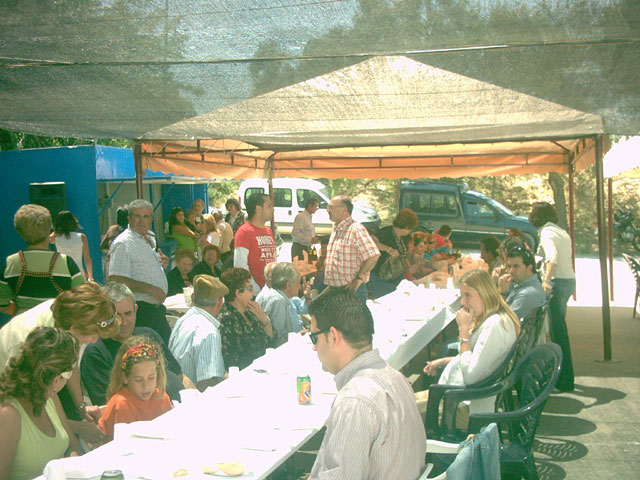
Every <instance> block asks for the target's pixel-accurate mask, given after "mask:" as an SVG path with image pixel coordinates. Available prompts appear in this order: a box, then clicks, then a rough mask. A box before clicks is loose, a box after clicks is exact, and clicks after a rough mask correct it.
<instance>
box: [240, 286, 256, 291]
mask: <svg viewBox="0 0 640 480" xmlns="http://www.w3.org/2000/svg"><path fill="white" fill-rule="evenodd" d="M249 290H253V287H252V286H248V287H242V288H239V289H238V291H239V292H248V291H249Z"/></svg>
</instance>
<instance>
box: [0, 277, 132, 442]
mask: <svg viewBox="0 0 640 480" xmlns="http://www.w3.org/2000/svg"><path fill="white" fill-rule="evenodd" d="M39 326H44V327H56V328H61V329H62V330H66V331H68V332H69V333H71V334H72V335H73V336H74V337H75V338H76V340H77V341H78V343H79V344H81V345H82V344H86V343H95V342H96V341H97V340H98V337H99V336H102V337H111V336H113V335H115V334H117V333H118V332H119V331H120V319H118V318H117V316H116V309H115V306H114V305H113V303H112V302H111V300H109V297H107V295H106V293H105V292H104V289H103V288H102V287H101V286H100V285H98V284H97V283H93V282H87V283H83V284H82V285H78V286H77V287H74V288H72V289H71V290H65V291H64V292H62V293H60V294H59V295H58V296H57V297H56V298H55V299H53V300H47V301H46V302H43V303H41V304H40V305H37V306H36V307H34V308H32V309H30V310H27V311H26V312H24V313H22V314H20V315H18V316H16V317H14V318H12V319H11V321H9V323H7V324H6V325H5V326H4V327H2V328H1V329H0V372H1V371H2V370H4V368H5V366H6V365H7V364H8V363H9V359H10V358H11V357H12V356H14V355H16V354H17V353H19V351H20V347H21V346H22V344H23V343H24V341H25V339H26V338H27V336H28V335H29V333H30V332H31V331H32V330H33V329H34V328H36V327H39ZM73 373H74V375H73V376H72V377H71V379H70V380H69V382H68V385H67V386H66V388H65V389H64V390H63V391H62V392H61V393H60V400H61V401H62V405H63V406H64V409H65V412H66V414H67V416H68V417H69V418H70V419H71V420H76V421H72V422H71V426H72V428H73V430H74V431H75V432H76V433H78V434H79V435H80V436H82V437H83V438H84V439H85V440H86V441H88V442H91V443H96V442H99V441H101V439H102V437H103V435H102V434H101V433H100V430H99V429H98V428H97V426H96V425H95V424H93V423H89V422H82V421H81V420H83V419H85V418H86V413H87V412H86V409H85V404H84V401H83V398H82V390H81V387H80V374H79V372H78V368H77V366H76V367H75V368H74V370H73ZM96 415H97V414H96Z"/></svg>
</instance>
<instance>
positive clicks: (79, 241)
mask: <svg viewBox="0 0 640 480" xmlns="http://www.w3.org/2000/svg"><path fill="white" fill-rule="evenodd" d="M78 228H79V224H78V219H77V218H76V216H75V215H74V214H73V213H71V212H70V211H69V210H62V211H61V212H60V213H58V215H56V219H55V222H54V232H53V233H52V234H51V243H53V244H55V246H56V250H57V251H58V252H60V253H64V254H65V255H67V256H69V257H71V258H73V260H74V261H75V262H76V264H77V265H78V268H79V269H80V271H81V272H82V271H83V272H84V278H86V279H87V280H89V281H92V280H93V263H91V255H90V254H89V242H88V241H87V236H86V235H85V234H84V233H79V232H78ZM83 259H84V265H85V268H84V269H83V268H82V260H83Z"/></svg>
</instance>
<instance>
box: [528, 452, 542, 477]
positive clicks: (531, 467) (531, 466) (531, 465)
mask: <svg viewBox="0 0 640 480" xmlns="http://www.w3.org/2000/svg"><path fill="white" fill-rule="evenodd" d="M524 465H525V471H526V475H525V476H526V479H527V480H539V478H540V477H538V469H537V468H536V462H535V460H534V459H533V454H531V455H529V456H528V457H527V459H526V460H525V461H524Z"/></svg>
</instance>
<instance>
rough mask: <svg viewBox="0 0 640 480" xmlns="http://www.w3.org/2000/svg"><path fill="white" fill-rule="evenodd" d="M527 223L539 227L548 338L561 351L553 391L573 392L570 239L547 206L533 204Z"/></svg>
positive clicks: (573, 281)
mask: <svg viewBox="0 0 640 480" xmlns="http://www.w3.org/2000/svg"><path fill="white" fill-rule="evenodd" d="M529 222H531V225H533V226H534V227H536V228H539V229H540V230H539V235H540V246H539V247H538V255H540V256H542V257H543V258H544V267H543V272H544V274H543V276H542V288H544V291H545V292H547V294H548V295H549V336H550V337H551V341H552V342H553V343H555V344H557V345H558V346H559V347H560V348H561V349H562V369H561V370H560V377H559V378H558V383H556V388H557V389H558V390H560V391H562V392H572V391H573V388H574V373H573V361H572V359H571V342H570V341H569V331H568V329H567V322H566V316H567V302H568V301H569V298H570V297H571V295H573V292H574V291H575V289H576V275H575V273H574V271H573V265H572V263H571V237H570V236H569V234H568V233H567V232H566V231H565V230H564V229H563V228H562V227H560V225H558V224H557V222H558V213H557V212H556V209H555V208H554V207H553V205H550V204H549V203H544V202H541V203H536V204H535V205H534V206H533V209H532V210H531V213H530V214H529Z"/></svg>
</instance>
